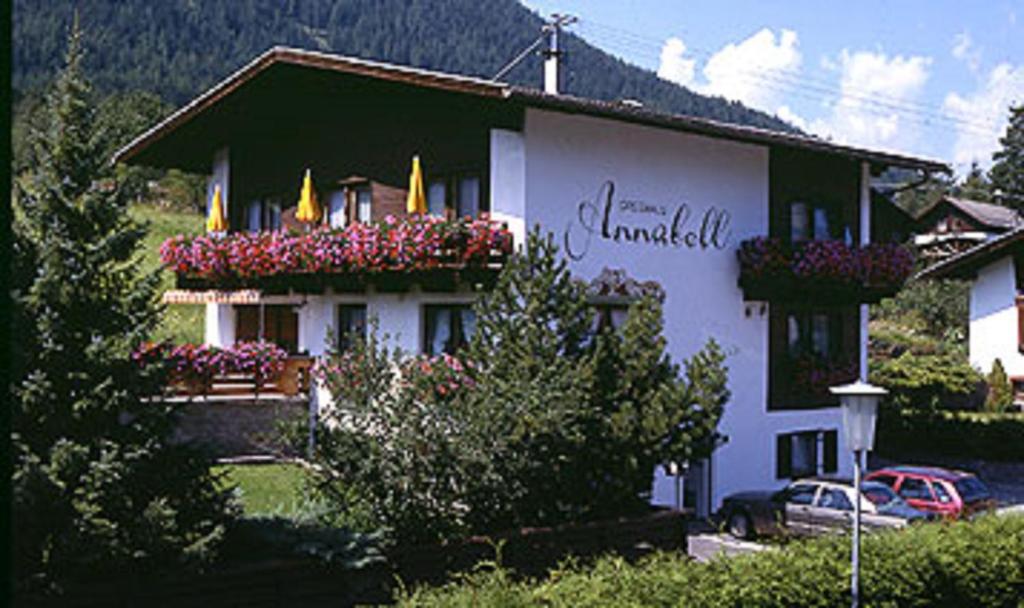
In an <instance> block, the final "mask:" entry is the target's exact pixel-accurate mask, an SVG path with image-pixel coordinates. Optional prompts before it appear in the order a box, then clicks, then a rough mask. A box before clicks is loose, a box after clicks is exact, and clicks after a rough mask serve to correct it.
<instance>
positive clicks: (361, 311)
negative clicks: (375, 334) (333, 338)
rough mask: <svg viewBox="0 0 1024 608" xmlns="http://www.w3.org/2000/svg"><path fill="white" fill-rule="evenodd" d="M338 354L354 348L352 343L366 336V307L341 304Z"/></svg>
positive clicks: (339, 307)
mask: <svg viewBox="0 0 1024 608" xmlns="http://www.w3.org/2000/svg"><path fill="white" fill-rule="evenodd" d="M337 333H338V352H344V351H346V350H348V349H350V348H352V343H353V342H354V341H355V340H356V339H358V338H360V337H365V336H366V305H365V304H341V305H339V306H338V325H337Z"/></svg>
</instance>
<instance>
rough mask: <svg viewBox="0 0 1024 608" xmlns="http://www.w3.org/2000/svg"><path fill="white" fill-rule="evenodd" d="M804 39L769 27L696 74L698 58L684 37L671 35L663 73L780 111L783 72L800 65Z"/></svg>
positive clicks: (725, 49)
mask: <svg viewBox="0 0 1024 608" xmlns="http://www.w3.org/2000/svg"><path fill="white" fill-rule="evenodd" d="M798 45H799V39H798V37H797V35H796V32H794V31H792V30H786V29H784V30H781V31H780V32H779V35H778V36H776V34H775V33H774V32H773V31H772V30H770V29H768V28H764V29H762V30H760V31H759V32H757V33H755V34H754V35H752V36H750V37H749V38H747V39H746V40H743V41H741V42H739V43H731V44H727V45H725V46H724V47H722V48H721V49H720V50H719V51H718V52H717V53H715V54H714V55H712V56H711V57H710V58H709V59H708V60H707V62H706V63H705V64H704V68H703V70H701V75H702V79H701V80H700V81H698V80H697V79H696V78H695V76H696V59H692V58H687V57H686V55H685V53H686V45H685V44H684V43H683V41H682V40H681V39H679V38H675V37H673V38H669V39H668V40H666V41H665V44H664V45H663V46H662V49H661V63H660V65H659V66H658V75H659V76H661V77H662V78H664V79H666V80H671V81H672V82H675V83H678V84H682V85H686V86H689V87H690V88H692V89H694V90H695V91H697V92H699V93H703V94H705V95H720V96H722V97H725V98H726V99H730V100H733V101H741V102H743V103H744V104H746V105H748V106H751V107H754V108H757V109H760V110H765V111H767V112H774V111H776V109H777V107H778V105H779V103H780V101H781V99H782V92H783V91H782V89H784V88H785V87H786V81H784V80H780V79H779V74H781V73H782V72H792V71H795V70H797V69H799V67H800V62H801V55H800V50H799V48H798Z"/></svg>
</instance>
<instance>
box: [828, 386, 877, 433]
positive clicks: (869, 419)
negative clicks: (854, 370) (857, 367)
mask: <svg viewBox="0 0 1024 608" xmlns="http://www.w3.org/2000/svg"><path fill="white" fill-rule="evenodd" d="M828 390H829V391H830V392H831V393H832V394H833V395H836V396H837V397H839V405H840V407H841V408H842V410H843V430H844V433H845V437H846V447H847V449H849V450H854V451H856V450H871V449H872V448H873V447H874V445H875V420H876V418H877V417H878V400H879V399H880V398H882V397H883V396H885V395H888V394H889V391H887V390H885V389H884V388H882V387H880V386H874V385H871V384H868V383H867V382H862V381H860V380H858V381H856V382H854V383H852V384H844V385H842V386H833V387H831V388H829V389H828Z"/></svg>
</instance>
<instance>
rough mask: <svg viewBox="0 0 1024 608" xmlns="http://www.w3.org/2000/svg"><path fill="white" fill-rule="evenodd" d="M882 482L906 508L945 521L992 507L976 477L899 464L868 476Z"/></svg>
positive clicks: (984, 488)
mask: <svg viewBox="0 0 1024 608" xmlns="http://www.w3.org/2000/svg"><path fill="white" fill-rule="evenodd" d="M865 479H868V480H871V481H876V482H879V483H884V484H885V485H887V486H889V487H890V488H892V489H893V490H894V491H895V492H896V493H897V494H899V495H900V497H901V498H903V500H905V501H907V503H908V504H910V506H912V507H914V508H915V509H918V510H920V511H926V512H928V513H937V514H938V515H940V516H942V517H945V518H948V519H959V518H961V517H970V516H972V515H974V514H975V513H979V512H982V511H988V510H991V509H994V508H995V507H996V500H995V498H994V497H993V496H992V493H991V492H989V489H988V487H987V486H986V485H985V484H984V483H983V482H982V481H981V480H980V479H978V477H977V475H974V474H973V473H968V472H965V471H954V470H951V469H943V468H939V467H923V466H909V465H900V466H894V467H886V468H884V469H879V470H877V471H874V472H872V473H870V474H868V475H867V476H866V477H865Z"/></svg>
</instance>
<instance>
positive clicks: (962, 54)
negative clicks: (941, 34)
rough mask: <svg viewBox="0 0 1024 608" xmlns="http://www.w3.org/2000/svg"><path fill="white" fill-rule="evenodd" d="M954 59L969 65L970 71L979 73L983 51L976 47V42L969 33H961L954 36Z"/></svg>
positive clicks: (952, 50)
mask: <svg viewBox="0 0 1024 608" xmlns="http://www.w3.org/2000/svg"><path fill="white" fill-rule="evenodd" d="M951 52H952V53H953V57H956V58H957V59H959V60H960V61H963V62H964V63H965V64H967V67H968V69H970V70H971V71H972V72H977V71H978V67H979V66H980V65H981V51H980V50H979V49H978V47H976V46H975V45H974V40H972V39H971V35H970V34H968V33H967V32H960V33H959V34H957V35H956V36H953V48H952V49H951Z"/></svg>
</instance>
